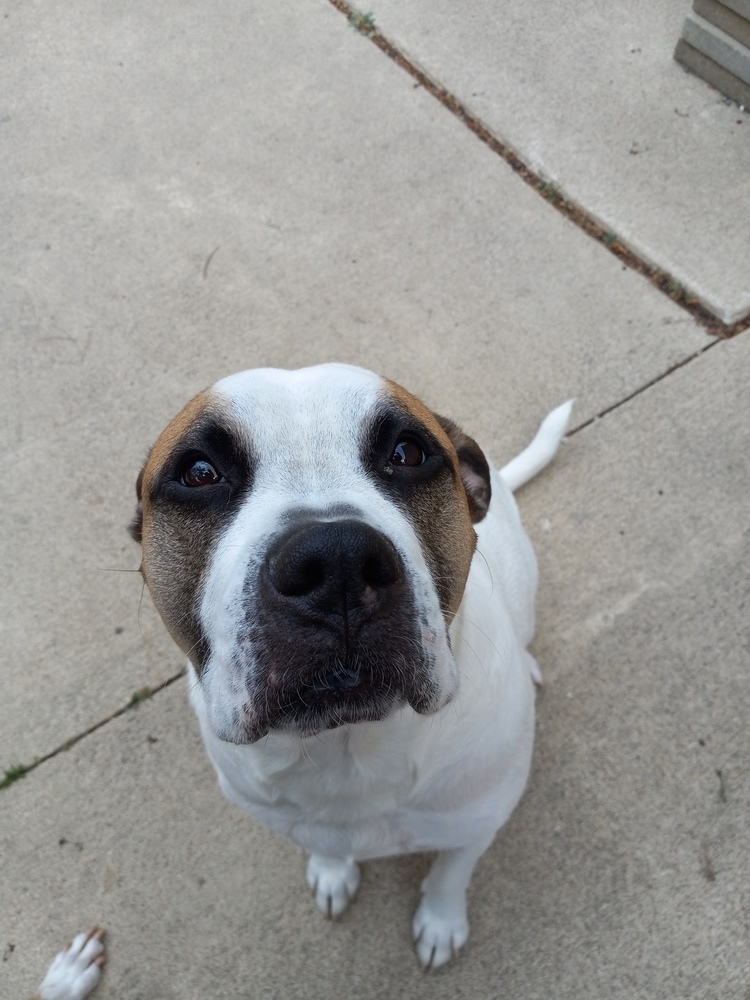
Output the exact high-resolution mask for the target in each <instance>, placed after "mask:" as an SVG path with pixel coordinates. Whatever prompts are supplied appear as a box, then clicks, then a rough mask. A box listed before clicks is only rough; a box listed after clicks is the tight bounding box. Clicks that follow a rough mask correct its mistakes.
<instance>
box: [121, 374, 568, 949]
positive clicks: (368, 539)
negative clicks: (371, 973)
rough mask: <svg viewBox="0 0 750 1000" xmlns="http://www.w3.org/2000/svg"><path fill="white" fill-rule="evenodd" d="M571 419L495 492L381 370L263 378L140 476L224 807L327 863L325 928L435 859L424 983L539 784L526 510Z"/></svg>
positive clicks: (315, 873) (169, 608)
mask: <svg viewBox="0 0 750 1000" xmlns="http://www.w3.org/2000/svg"><path fill="white" fill-rule="evenodd" d="M571 406H572V403H567V404H564V405H563V406H561V407H558V409H556V410H554V411H553V412H552V413H551V414H550V415H549V416H548V417H547V419H546V420H545V421H544V423H543V424H542V426H541V428H540V430H539V432H538V434H537V436H536V437H535V438H534V441H533V442H532V444H531V445H530V446H529V447H528V448H527V449H526V450H525V451H524V452H522V454H521V455H520V456H518V458H517V459H515V460H514V461H513V462H511V463H510V464H509V465H507V466H505V467H504V468H503V469H502V470H501V471H500V472H499V473H498V472H497V471H495V470H494V469H491V468H490V466H489V464H488V461H487V459H486V458H485V456H484V454H483V452H482V450H481V449H480V447H479V446H478V445H477V444H476V443H475V442H474V441H473V440H472V439H471V438H470V437H468V436H467V435H466V434H464V433H463V432H462V431H461V430H460V429H459V428H458V427H457V426H456V425H455V424H454V423H453V422H452V421H450V420H447V419H445V418H443V417H440V416H438V415H436V414H435V413H433V412H432V411H430V410H429V409H428V408H427V407H426V406H425V405H424V404H423V403H421V402H420V401H419V400H418V399H416V398H415V397H414V396H412V395H411V394H410V393H408V392H407V391H406V390H405V389H403V388H401V387H400V386H398V385H396V384H395V383H394V382H391V381H389V380H387V379H385V378H382V377H380V376H378V375H376V374H374V373H372V372H368V371H365V370H363V369H361V368H355V367H351V366H348V365H338V364H327V365H320V366H316V367H312V368H304V369H301V370H298V371H282V370H277V369H256V370H251V371H245V372H241V373H239V374H237V375H233V376H230V377H229V378H225V379H223V380H222V381H220V382H217V383H216V384H215V385H214V386H213V387H211V388H209V389H207V390H205V391H204V392H202V393H200V395H198V396H197V397H196V398H195V399H193V400H192V401H191V402H189V403H188V404H187V406H186V407H185V408H184V409H183V410H182V412H181V413H179V414H178V416H176V417H175V418H174V420H172V422H171V423H170V424H169V425H168V426H167V428H166V429H165V430H164V431H163V433H162V434H161V436H160V437H159V438H158V440H157V442H156V444H155V445H154V446H153V448H152V449H151V451H150V453H149V456H148V458H147V461H146V463H145V465H144V467H143V469H142V470H141V473H140V475H139V477H138V481H137V487H136V492H137V499H138V505H137V511H136V516H135V519H134V521H133V523H132V525H131V534H132V535H133V537H134V538H135V539H136V540H137V541H138V542H140V543H141V549H142V562H141V572H142V574H143V576H144V578H145V581H146V583H147V585H148V588H149V591H150V593H151V596H152V598H153V600H154V603H155V605H156V607H157V609H158V611H159V613H160V615H161V617H162V619H163V621H164V623H165V625H166V627H167V629H168V630H169V632H170V633H171V635H172V637H173V639H174V640H175V642H176V643H177V645H178V646H179V647H180V648H181V649H182V650H183V652H184V653H185V654H186V655H187V657H188V660H189V663H188V673H189V686H190V692H191V693H190V698H191V701H192V705H193V708H194V710H195V713H196V715H197V717H198V721H199V724H200V729H201V733H202V736H203V740H204V742H205V745H206V749H207V751H208V755H209V757H210V759H211V761H212V763H213V765H214V767H215V769H216V772H217V775H218V780H219V785H220V787H221V789H222V790H223V792H224V793H225V795H226V796H227V797H228V798H229V799H230V800H232V801H233V802H235V803H236V804H237V805H239V806H240V807H242V808H243V809H245V810H246V811H247V812H249V813H250V814H251V815H252V816H254V817H256V818H257V819H258V820H260V821H261V822H263V823H265V824H266V825H267V826H268V827H270V828H271V829H272V830H275V831H276V832H277V833H279V834H281V835H282V836H283V837H285V838H287V839H288V840H291V841H292V842H294V843H295V844H297V845H299V846H301V847H302V848H304V850H305V851H307V852H308V853H309V855H310V857H309V861H308V864H307V882H308V884H309V886H310V888H311V889H312V892H313V894H314V896H315V900H316V902H317V904H318V906H319V907H320V909H321V910H322V911H323V912H324V913H325V914H326V915H327V916H329V917H337V916H338V915H339V914H341V913H342V912H343V911H344V909H345V908H346V906H347V905H348V903H349V902H350V900H351V899H352V898H353V897H354V895H355V893H356V891H357V888H358V885H359V880H360V873H359V865H358V862H360V861H365V860H367V859H369V858H380V857H385V856H388V855H396V854H403V853H411V852H422V851H437V857H436V859H435V861H434V863H433V864H432V867H431V868H430V870H429V873H428V875H427V877H426V878H425V880H424V882H423V884H422V895H421V902H420V904H419V907H418V909H417V911H416V914H415V915H414V919H413V932H414V937H415V940H416V947H417V953H418V957H419V960H420V962H421V964H422V966H423V967H424V968H437V967H439V966H441V965H443V964H444V963H446V962H448V961H449V960H450V959H451V958H452V957H454V956H455V955H456V954H457V953H458V951H459V950H460V949H461V948H462V947H463V945H464V944H465V942H466V940H467V937H468V933H469V925H468V920H467V912H466V890H467V887H468V884H469V881H470V878H471V875H472V872H473V869H474V866H475V865H476V863H477V861H478V859H479V858H480V857H481V855H482V854H484V852H485V851H486V850H487V848H488V847H489V846H490V844H491V843H492V840H493V838H494V837H495V834H496V832H497V831H498V829H499V828H500V827H501V826H502V825H503V824H504V823H505V822H506V820H507V819H508V817H509V816H510V814H511V812H512V811H513V809H514V808H515V806H516V804H517V803H518V801H519V799H520V798H521V795H522V793H523V790H524V787H525V785H526V781H527V778H528V774H529V768H530V762H531V752H532V744H533V739H534V696H535V691H534V683H533V682H534V680H536V681H540V680H541V675H540V673H539V669H538V667H537V665H536V662H535V661H534V659H533V657H532V655H531V654H530V653H529V652H528V650H527V647H528V644H529V642H530V641H531V638H532V636H533V632H534V601H535V592H536V586H537V569H536V562H535V557H534V554H533V551H532V547H531V543H530V541H529V539H528V537H527V535H526V534H525V532H524V530H523V527H522V525H521V520H520V516H519V513H518V509H517V507H516V504H515V501H514V498H513V495H512V491H513V490H514V489H516V488H517V487H519V486H520V485H522V484H523V483H524V482H526V481H527V480H528V479H530V478H531V477H532V476H533V475H535V474H536V472H538V471H539V470H540V469H541V468H543V467H544V465H546V464H547V462H549V461H550V459H551V458H552V456H553V455H554V453H555V451H556V450H557V447H558V445H559V443H560V440H561V439H562V437H563V435H564V433H565V428H566V426H567V421H568V417H569V414H570V409H571Z"/></svg>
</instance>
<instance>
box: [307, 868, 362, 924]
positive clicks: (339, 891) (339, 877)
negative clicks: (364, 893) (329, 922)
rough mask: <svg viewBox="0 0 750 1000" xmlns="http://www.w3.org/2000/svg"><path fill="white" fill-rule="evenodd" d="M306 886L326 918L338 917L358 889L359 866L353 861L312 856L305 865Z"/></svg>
mask: <svg viewBox="0 0 750 1000" xmlns="http://www.w3.org/2000/svg"><path fill="white" fill-rule="evenodd" d="M307 884H308V885H309V886H310V888H311V889H312V891H313V893H314V895H315V902H316V903H317V904H318V907H319V908H320V909H321V910H322V911H323V913H325V915H326V916H327V917H328V918H331V917H338V916H340V915H341V914H342V913H343V912H344V910H345V909H346V908H347V906H348V905H349V903H351V901H352V900H353V899H354V896H355V895H356V893H357V889H358V888H359V866H358V865H357V864H356V863H355V862H354V861H341V860H339V859H338V858H323V857H321V856H320V855H318V854H312V855H311V856H310V860H309V861H308V863H307Z"/></svg>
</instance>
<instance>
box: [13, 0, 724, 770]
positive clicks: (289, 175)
mask: <svg viewBox="0 0 750 1000" xmlns="http://www.w3.org/2000/svg"><path fill="white" fill-rule="evenodd" d="M3 31H4V37H5V40H4V43H3V44H4V45H5V51H4V53H3V55H2V58H0V77H2V87H1V88H0V92H2V93H3V94H4V95H5V98H4V100H5V101H6V102H7V103H6V110H5V112H4V113H3V115H2V116H0V118H2V122H1V123H0V129H2V134H3V140H4V142H3V150H4V152H3V173H4V182H3V185H2V188H0V227H1V228H2V232H3V241H2V245H1V246H0V262H1V267H0V273H1V274H2V276H3V278H2V280H3V286H4V287H3V292H2V295H1V296H0V330H2V340H1V341H0V406H1V407H2V412H1V413H0V418H1V419H0V428H1V430H0V433H1V434H2V437H3V442H2V444H3V449H4V456H5V462H6V463H7V464H6V466H5V467H6V469H11V470H12V474H8V475H5V476H3V477H2V482H1V483H0V511H1V512H2V518H3V522H4V534H3V560H4V564H5V565H6V567H7V569H6V573H5V574H4V575H3V579H2V582H1V583H0V588H1V593H2V601H3V607H4V608H5V609H6V610H5V614H4V619H3V623H2V628H3V633H2V635H3V643H2V648H3V655H4V660H5V663H6V664H8V665H9V666H8V667H7V669H6V670H5V671H4V696H3V699H2V702H1V703H0V774H1V773H2V771H3V770H4V769H5V768H8V767H10V766H11V765H14V764H18V763H21V764H28V763H30V762H31V761H32V760H34V759H35V758H37V757H39V756H41V755H43V754H45V753H48V752H50V751H52V750H54V749H55V748H56V747H58V746H60V745H61V744H62V743H64V742H65V741H67V740H68V739H70V738H71V737H74V736H76V735H77V734H79V733H80V732H82V731H84V730H86V729H87V728H88V727H90V726H92V725H94V724H96V723H98V722H99V721H101V720H102V719H104V718H106V717H108V716H109V715H110V713H112V712H113V711H115V710H116V709H118V708H120V707H121V706H122V705H124V704H125V703H127V701H128V700H129V699H130V697H131V695H132V694H133V692H135V691H137V690H139V689H141V688H143V687H145V686H153V685H156V684H159V683H162V682H163V681H165V680H166V679H168V678H169V677H171V676H174V674H175V672H176V671H178V670H179V669H180V668H181V661H180V658H179V656H178V654H177V653H176V651H175V650H174V649H173V647H172V645H171V643H170V642H169V641H168V640H167V639H166V637H165V636H164V633H163V631H162V629H161V627H160V626H159V625H158V624H157V623H156V620H155V616H154V613H153V611H152V609H151V607H150V604H149V602H148V598H147V597H144V596H143V595H142V591H141V584H140V579H139V577H138V576H137V574H135V572H134V571H135V570H136V569H137V566H138V553H137V549H136V547H135V545H134V544H133V543H132V542H131V541H130V540H129V539H128V538H127V536H126V534H125V525H126V524H127V523H128V521H129V520H130V517H131V514H132V505H133V497H134V492H133V491H134V481H135V476H136V474H137V471H138V468H139V466H140V464H141V462H142V460H143V458H144V457H145V453H146V450H147V448H148V447H149V445H150V444H151V443H152V442H153V440H154V439H155V437H156V435H157V434H158V432H159V431H160V430H161V428H162V427H163V426H164V424H165V422H166V421H167V419H169V418H170V417H171V416H172V415H173V414H174V413H175V412H176V410H177V409H178V408H179V407H180V406H181V405H182V404H183V403H184V402H185V401H186V400H187V398H189V396H191V395H192V394H193V393H194V392H196V391H198V390H199V389H201V388H202V387H203V386H204V385H206V384H209V383H211V382H212V381H214V380H215V379H216V378H218V377H220V376H221V375H225V374H227V373H229V372H232V371H236V370H238V369H242V368H246V367H252V366H254V365H259V364H271V365H274V364H275V365H283V366H290V367H294V366H297V365H300V364H305V363H313V362H317V361H322V360H329V359H335V358H338V359H341V360H345V361H352V362H357V363H360V364H364V365H367V366H369V367H374V368H376V369H378V370H381V371H383V372H385V373H387V374H388V375H390V376H392V377H394V378H396V379H398V380H400V381H403V382H405V383H406V384H407V385H409V386H410V388H412V389H413V390H414V391H415V392H417V393H422V394H424V395H425V396H427V397H428V398H429V400H430V401H431V402H432V403H433V405H435V406H436V407H440V408H441V409H442V410H443V411H445V412H448V413H452V414H453V416H454V417H455V418H456V419H457V420H459V421H463V422H464V423H465V424H466V425H467V426H468V427H470V428H471V429H472V430H473V431H474V432H475V433H476V434H478V435H479V436H480V437H483V438H484V439H486V440H487V441H489V442H490V443H491V444H492V445H493V446H494V447H495V448H496V450H497V455H498V459H501V458H502V457H503V456H505V455H508V456H509V455H511V454H512V453H513V452H514V451H515V450H516V449H517V448H519V447H520V446H521V445H522V444H524V443H525V442H526V440H527V438H528V436H529V435H530V433H531V432H532V430H533V429H534V427H535V425H536V423H537V421H538V419H539V418H540V416H541V415H542V414H543V413H545V412H546V411H547V410H548V409H550V408H551V406H552V405H554V404H556V403H558V402H560V401H561V400H563V399H566V398H568V397H570V396H576V397H577V398H578V400H579V401H578V404H577V410H576V414H577V420H579V421H582V420H584V419H585V418H587V417H591V416H594V415H596V414H597V413H599V412H601V411H602V410H604V409H606V408H608V407H609V406H612V405H613V404H615V403H616V402H617V401H618V400H620V399H622V398H623V397H625V396H627V395H629V394H630V393H632V392H634V391H637V389H638V388H639V387H640V386H642V385H643V384H644V383H647V382H649V381H650V380H651V379H653V378H656V377H658V376H659V375H660V374H662V373H663V372H665V371H668V370H669V369H670V368H671V367H673V366H674V365H675V364H679V363H680V362H681V361H684V360H685V359H686V358H687V357H690V356H691V355H692V354H693V353H694V352H696V351H698V350H701V349H702V348H703V347H705V346H706V344H707V343H709V340H708V338H707V337H706V336H705V335H704V334H703V333H702V332H701V331H700V330H699V329H697V328H696V326H695V325H694V323H693V322H692V320H691V319H690V318H689V317H688V316H686V314H685V313H683V312H682V311H680V310H679V309H678V308H677V307H676V306H674V305H673V304H672V303H670V302H668V301H666V300H665V299H664V297H663V296H661V295H660V294H659V293H658V292H656V291H655V290H654V289H653V288H651V287H650V286H649V285H647V284H646V283H644V282H643V280H642V279H641V278H639V277H638V276H636V275H634V274H632V273H630V272H626V271H624V270H623V269H622V267H621V265H620V264H619V263H618V262H617V261H616V260H615V259H613V258H612V257H611V256H610V255H609V254H608V253H607V252H605V251H604V250H603V249H602V248H601V247H599V246H598V245H596V244H595V243H593V242H592V241H590V240H588V239H587V238H586V237H584V236H583V235H582V234H581V233H580V232H579V231H577V230H576V229H575V228H574V227H573V226H572V225H570V224H569V223H568V222H566V221H565V220H564V219H562V218H560V217H559V216H558V215H557V214H556V213H555V212H554V211H552V210H551V209H550V208H549V207H548V206H547V205H545V204H544V203H543V202H542V201H541V199H539V198H538V197H537V196H535V194H534V193H533V192H531V191H530V190H529V189H528V188H527V187H526V186H525V185H523V184H522V183H521V182H519V181H518V179H517V178H516V177H515V176H514V175H513V174H512V172H511V171H510V170H509V169H508V168H507V167H506V166H504V165H503V164H502V163H500V162H499V161H498V159H497V158H496V157H495V156H493V155H492V154H491V153H490V152H489V151H488V150H486V149H485V148H484V147H483V146H482V144H481V143H478V142H476V140H475V139H474V138H473V137H472V136H471V135H469V134H468V133H467V131H466V129H465V128H463V127H462V126H461V125H460V124H459V123H458V122H457V121H456V120H455V119H454V118H453V117H452V116H451V115H449V114H448V113H446V112H445V110H444V109H443V108H441V107H440V106H438V105H437V104H436V103H435V102H434V100H432V98H431V97H429V95H427V94H425V93H423V92H422V91H421V90H419V89H417V90H415V89H414V88H413V86H412V83H411V81H410V80H409V78H408V77H407V75H406V74H404V73H403V72H402V71H400V70H399V69H398V68H397V67H396V66H395V65H394V64H393V63H392V62H391V61H390V60H388V59H387V58H385V57H384V56H383V55H382V54H381V53H379V52H378V51H376V50H375V48H374V47H373V46H372V44H371V43H370V42H368V41H367V40H366V39H364V38H363V37H361V36H360V35H358V34H357V33H356V32H355V31H353V30H352V29H351V28H350V27H349V26H348V25H347V24H346V21H345V19H344V18H342V17H341V16H340V14H338V13H337V12H336V11H335V10H334V9H333V8H332V7H331V6H330V5H329V4H328V3H325V2H318V3H311V4H305V5H302V6H301V5H300V4H299V3H297V2H294V0H279V2H277V3H274V4H273V5H272V6H270V7H269V6H268V5H267V4H261V3H250V4H247V3H242V4H238V3H236V2H235V0H219V2H218V3H217V4H214V5H212V6H211V8H210V9H208V8H207V7H205V5H202V4H200V3H197V2H182V0H181V2H179V3H177V2H172V3H165V4H160V5H159V6H158V8H154V7H153V5H152V4H148V3H145V0H137V2H133V3H129V4H128V5H126V6H125V7H118V8H116V9H115V8H102V7H101V5H100V4H97V3H94V2H93V0H84V2H81V3H78V4H76V5H75V9H74V10H73V9H68V8H65V9H63V8H62V7H60V8H54V9H50V8H49V7H48V6H43V5H41V4H40V3H39V2H34V0H32V2H30V3H28V4H24V5H21V6H16V7H14V8H13V10H12V11H11V13H10V14H9V16H8V18H6V19H5V21H3Z"/></svg>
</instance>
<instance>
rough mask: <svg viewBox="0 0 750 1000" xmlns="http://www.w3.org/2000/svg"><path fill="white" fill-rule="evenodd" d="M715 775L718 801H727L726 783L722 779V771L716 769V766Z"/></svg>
mask: <svg viewBox="0 0 750 1000" xmlns="http://www.w3.org/2000/svg"><path fill="white" fill-rule="evenodd" d="M716 777H717V778H718V779H719V801H720V802H726V801H727V783H726V781H725V780H724V775H723V773H722V772H721V771H720V770H719V769H718V767H717V768H716Z"/></svg>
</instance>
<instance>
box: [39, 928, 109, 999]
mask: <svg viewBox="0 0 750 1000" xmlns="http://www.w3.org/2000/svg"><path fill="white" fill-rule="evenodd" d="M105 961H106V954H105V950H104V931H103V930H102V928H101V927H92V928H91V930H90V931H88V933H86V934H78V935H77V936H76V937H75V938H74V940H73V941H72V942H71V944H69V945H68V946H67V947H66V948H64V949H63V951H61V952H60V954H59V955H57V956H55V958H54V960H53V962H52V965H50V967H49V969H47V975H46V976H45V977H44V980H43V982H42V984H41V986H40V987H39V991H38V992H37V993H36V994H35V995H34V996H33V997H32V998H31V1000H83V998H84V997H87V996H88V995H89V993H91V991H92V990H93V989H94V988H95V987H96V985H97V984H98V982H99V980H100V979H101V976H102V970H103V968H104V964H105Z"/></svg>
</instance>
